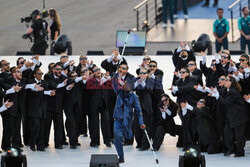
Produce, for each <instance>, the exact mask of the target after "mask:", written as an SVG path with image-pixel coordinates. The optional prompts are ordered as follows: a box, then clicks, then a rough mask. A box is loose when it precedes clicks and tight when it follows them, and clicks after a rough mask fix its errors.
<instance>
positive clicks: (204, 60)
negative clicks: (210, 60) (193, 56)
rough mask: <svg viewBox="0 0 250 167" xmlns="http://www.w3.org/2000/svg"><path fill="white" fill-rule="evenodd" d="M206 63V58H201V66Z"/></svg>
mask: <svg viewBox="0 0 250 167" xmlns="http://www.w3.org/2000/svg"><path fill="white" fill-rule="evenodd" d="M206 62H207V56H202V61H201V63H202V65H204V64H206Z"/></svg>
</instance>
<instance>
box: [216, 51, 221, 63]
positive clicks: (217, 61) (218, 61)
mask: <svg viewBox="0 0 250 167" xmlns="http://www.w3.org/2000/svg"><path fill="white" fill-rule="evenodd" d="M215 61H216V64H219V63H220V55H219V54H216V53H215Z"/></svg>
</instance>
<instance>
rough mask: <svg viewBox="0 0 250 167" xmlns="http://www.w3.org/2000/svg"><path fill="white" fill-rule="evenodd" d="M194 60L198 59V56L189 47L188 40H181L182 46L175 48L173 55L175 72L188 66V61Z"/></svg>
mask: <svg viewBox="0 0 250 167" xmlns="http://www.w3.org/2000/svg"><path fill="white" fill-rule="evenodd" d="M191 60H193V61H194V62H195V61H196V58H195V56H194V54H193V52H192V50H191V49H190V48H189V46H188V44H187V42H180V46H179V47H178V48H177V49H175V51H174V54H173V56H172V61H173V64H174V66H175V72H177V71H179V70H180V69H181V68H183V67H187V63H188V62H189V61H191Z"/></svg>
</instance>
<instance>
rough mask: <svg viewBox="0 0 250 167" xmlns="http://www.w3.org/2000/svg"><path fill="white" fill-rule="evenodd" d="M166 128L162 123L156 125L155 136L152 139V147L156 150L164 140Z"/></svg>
mask: <svg viewBox="0 0 250 167" xmlns="http://www.w3.org/2000/svg"><path fill="white" fill-rule="evenodd" d="M165 133H166V130H165V127H164V126H162V125H158V126H157V128H156V132H155V136H154V139H153V148H154V149H156V150H159V149H160V146H161V144H162V142H163V140H164V136H165Z"/></svg>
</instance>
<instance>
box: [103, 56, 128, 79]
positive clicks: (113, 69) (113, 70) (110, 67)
mask: <svg viewBox="0 0 250 167" xmlns="http://www.w3.org/2000/svg"><path fill="white" fill-rule="evenodd" d="M121 63H125V64H127V61H126V60H125V59H124V58H122V61H121V62H120V61H118V63H117V64H116V65H113V63H112V61H111V62H110V63H109V62H108V61H107V59H105V60H103V61H102V63H101V67H102V68H103V69H105V70H106V71H108V72H109V73H110V76H113V75H114V74H115V73H116V70H117V67H118V65H119V64H121Z"/></svg>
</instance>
